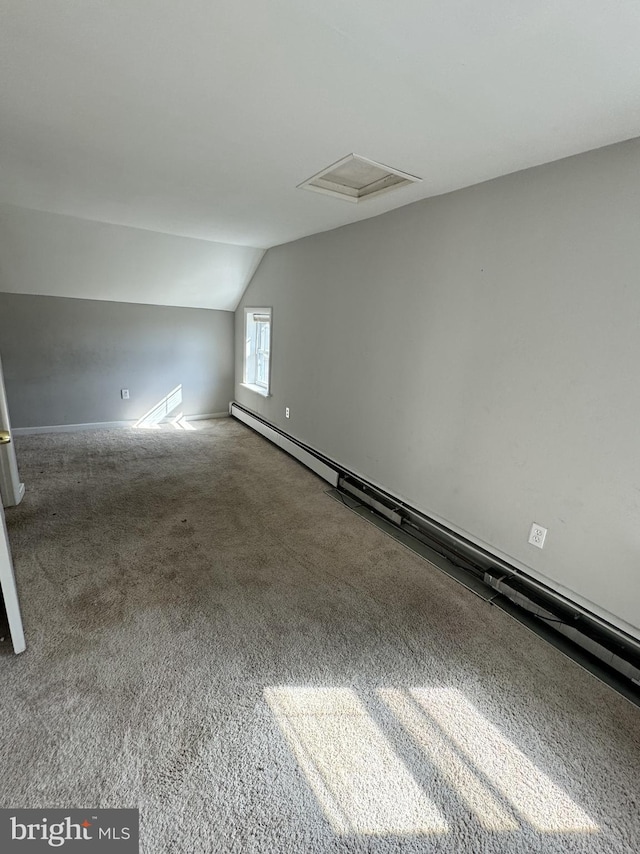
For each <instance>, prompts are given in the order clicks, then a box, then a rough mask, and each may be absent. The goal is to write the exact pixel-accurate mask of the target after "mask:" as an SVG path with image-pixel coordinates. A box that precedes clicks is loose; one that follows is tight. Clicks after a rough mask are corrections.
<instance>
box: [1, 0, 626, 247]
mask: <svg viewBox="0 0 640 854" xmlns="http://www.w3.org/2000/svg"><path fill="white" fill-rule="evenodd" d="M639 46H640V3H638V2H637V0H609V2H603V1H602V0H486V2H484V3H481V2H478V0H446V2H443V0H243V1H242V2H238V0H40V2H25V0H0V181H1V183H0V203H5V204H9V205H17V206H21V207H27V208H33V209H37V210H42V211H51V212H56V213H63V214H68V215H72V216H75V217H81V218H86V219H92V220H99V221H102V222H109V223H116V224H120V225H128V226H133V227H136V228H143V229H149V230H154V231H160V232H165V233H169V234H175V235H182V236H188V237H196V238H200V239H205V240H210V241H217V242H222V243H231V244H241V245H245V246H253V247H268V246H272V245H275V244H279V243H283V242H287V241H290V240H293V239H295V238H298V237H301V236H303V235H307V234H312V233H315V232H318V231H322V230H326V229H330V228H335V227H337V226H340V225H343V224H345V223H348V222H353V221H355V220H358V219H363V218H367V217H370V216H375V215H377V214H379V213H382V212H384V211H386V210H390V209H392V208H395V207H398V206H400V205H404V204H407V203H409V202H413V201H416V200H418V199H421V198H425V197H427V196H432V195H436V194H440V193H444V192H447V191H450V190H453V189H457V188H460V187H464V186H468V185H470V184H474V183H478V182H480V181H484V180H486V179H489V178H492V177H495V176H498V175H502V174H506V173H508V172H513V171H516V170H519V169H523V168H526V167H529V166H533V165H536V164H539V163H543V162H547V161H551V160H555V159H558V158H560V157H564V156H567V155H571V154H575V153H578V152H580V151H585V150H588V149H592V148H597V147H600V146H603V145H606V144H609V143H614V142H619V141H621V140H624V139H629V138H631V137H634V136H638V135H640V62H639V61H638V54H639V50H638V48H639ZM351 152H355V153H357V154H360V155H363V156H365V157H370V158H372V159H374V160H377V161H379V162H382V163H384V164H387V165H389V166H391V167H394V168H397V169H400V170H403V171H406V172H409V173H411V174H413V175H418V176H420V177H421V178H423V181H422V183H420V184H417V185H413V186H409V187H404V188H402V189H400V190H397V191H394V192H391V193H389V194H385V195H382V196H380V197H378V198H375V199H371V200H369V201H366V202H362V203H360V204H358V205H353V204H349V203H347V202H344V201H343V200H340V199H336V198H331V197H329V196H323V195H320V194H316V193H310V192H306V191H304V190H298V189H296V184H299V183H300V182H301V181H303V180H304V179H306V178H308V177H310V176H311V175H312V174H314V173H315V172H317V171H319V170H320V169H322V168H324V167H325V166H328V165H329V164H331V163H332V162H334V161H336V160H338V159H339V158H341V157H344V156H345V155H347V154H349V153H351Z"/></svg>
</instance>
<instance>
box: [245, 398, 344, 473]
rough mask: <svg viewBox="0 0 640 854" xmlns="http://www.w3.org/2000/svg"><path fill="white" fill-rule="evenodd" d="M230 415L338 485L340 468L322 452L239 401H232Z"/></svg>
mask: <svg viewBox="0 0 640 854" xmlns="http://www.w3.org/2000/svg"><path fill="white" fill-rule="evenodd" d="M229 415H231V416H233V418H237V419H238V421H242V422H243V424H246V425H247V426H248V427H251V429H252V430H255V431H256V433H260V434H261V435H262V436H264V437H265V439H268V440H269V441H270V442H273V444H274V445H277V446H278V447H279V448H282V450H283V451H286V452H287V453H288V454H290V455H291V456H292V457H295V458H296V460H298V461H299V462H301V463H302V464H303V465H305V466H306V467H307V468H309V469H311V471H314V472H315V473H316V474H317V475H318V476H319V477H321V478H322V479H323V480H326V481H327V483H330V484H331V485H332V486H337V485H338V473H339V469H337V468H336V467H335V466H332V465H331V464H330V462H329V461H328V460H325V459H324V458H323V457H322V456H321V455H320V454H318V453H316V452H315V451H313V450H312V449H311V448H308V447H307V446H306V445H303V444H302V442H297V441H296V440H295V439H292V438H291V437H290V436H287V435H286V433H283V432H282V431H281V430H278V429H277V428H275V427H272V426H271V425H270V424H268V423H267V422H266V421H263V420H262V418H259V417H258V416H257V415H254V414H253V413H252V412H250V411H249V410H248V409H245V408H244V407H242V406H239V405H238V404H237V403H232V404H231V405H230V407H229Z"/></svg>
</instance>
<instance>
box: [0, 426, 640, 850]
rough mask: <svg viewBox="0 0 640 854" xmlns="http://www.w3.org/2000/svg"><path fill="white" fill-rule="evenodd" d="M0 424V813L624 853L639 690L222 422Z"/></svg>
mask: <svg viewBox="0 0 640 854" xmlns="http://www.w3.org/2000/svg"><path fill="white" fill-rule="evenodd" d="M194 426H195V427H196V428H197V429H196V430H195V431H193V432H188V433H187V432H177V431H175V430H171V429H168V430H165V429H163V430H159V431H133V430H132V431H125V430H120V431H117V430H113V431H90V432H84V433H76V434H48V435H39V436H30V437H19V438H18V439H17V450H18V455H19V460H20V466H21V473H22V475H23V478H24V480H25V482H26V485H27V494H26V497H25V500H24V502H23V504H22V505H21V506H20V507H19V508H16V509H13V510H10V511H8V513H7V523H8V527H9V532H10V538H11V543H12V548H13V553H14V560H15V567H16V575H17V579H18V584H19V589H20V594H21V600H22V607H23V613H24V620H25V629H26V636H27V642H28V649H27V652H26V653H24V654H23V655H21V656H18V657H16V656H13V655H12V654H11V652H10V649H9V647H8V645H7V644H6V643H5V644H2V645H1V646H0V650H1V652H0V685H1V692H2V693H1V696H2V706H1V710H0V759H1V767H0V806H3V807H64V808H70V807H84V808H89V807H92V806H93V807H139V808H140V811H141V836H142V844H141V850H142V851H143V852H147V854H156V852H185V854H187V852H188V853H189V854H191V852H266V854H278V852H296V854H297V852H335V854H338V852H370V854H378V852H451V854H453V852H474V854H476V852H492V854H502V852H531V851H535V852H540V851H544V852H546V851H549V852H560V851H562V852H565V851H575V852H589V854H591V852H606V854H613V852H623V851H626V852H637V851H638V850H639V849H640V809H639V807H640V774H639V768H640V710H639V709H638V708H636V707H635V706H633V705H631V704H630V703H629V702H627V701H626V700H624V699H623V698H622V697H620V696H619V695H617V694H616V693H614V692H613V691H612V690H611V689H610V688H608V687H606V686H604V685H603V684H601V683H600V682H598V681H597V680H596V679H595V678H594V677H593V676H591V675H590V674H589V673H587V672H585V671H583V670H582V669H580V668H579V667H578V666H577V665H576V664H575V663H573V662H572V661H569V660H567V659H566V658H564V657H563V656H562V655H561V653H559V652H558V651H556V650H555V649H553V648H552V647H550V646H548V645H547V644H545V643H544V641H542V640H541V639H539V638H538V637H536V636H535V635H533V634H531V633H530V632H528V631H527V630H526V629H525V628H524V627H522V626H521V625H519V624H518V623H516V622H514V621H513V620H512V619H511V618H510V617H509V616H507V615H506V614H505V613H503V612H502V611H500V610H499V609H497V608H495V607H493V606H491V605H490V604H489V603H487V602H484V601H482V600H481V599H479V598H477V597H476V596H474V595H473V594H472V593H471V592H469V591H468V590H466V589H465V588H463V587H462V586H460V585H458V584H456V582H455V581H453V580H452V579H450V578H449V577H448V576H446V575H445V574H443V573H442V572H440V571H439V570H437V569H435V568H434V567H432V566H431V565H430V564H429V563H428V562H426V561H424V560H422V559H421V558H419V557H417V556H416V555H414V554H412V553H411V552H410V551H408V550H406V549H405V548H404V547H403V546H402V545H400V544H399V543H397V542H395V541H394V540H393V539H391V538H389V537H387V536H386V535H385V534H384V533H382V532H381V531H379V530H378V529H377V528H375V527H374V526H372V525H370V524H369V523H367V522H366V521H365V520H363V519H362V518H360V517H358V516H357V515H356V514H354V513H353V512H351V511H349V510H348V509H347V508H345V507H344V506H342V505H341V504H339V503H338V502H336V501H335V500H334V499H332V498H330V497H329V496H328V495H327V494H326V491H325V490H326V488H327V487H326V484H324V483H323V482H322V481H320V480H319V479H317V478H316V477H315V476H314V475H313V474H311V473H310V472H308V471H307V470H306V469H304V468H303V467H301V466H300V465H299V464H298V463H296V462H295V461H294V460H292V459H290V458H289V457H287V456H286V455H285V454H283V453H282V452H281V451H279V450H278V449H277V448H275V447H273V446H271V445H270V444H268V443H267V442H266V441H265V440H263V439H262V438H261V437H259V436H257V435H255V434H253V433H252V432H251V431H249V430H248V429H246V428H245V427H244V426H242V425H240V424H238V423H236V422H233V421H231V420H229V419H222V420H219V421H211V422H200V423H197V424H195V425H194Z"/></svg>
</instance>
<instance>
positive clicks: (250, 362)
mask: <svg viewBox="0 0 640 854" xmlns="http://www.w3.org/2000/svg"><path fill="white" fill-rule="evenodd" d="M270 352H271V309H270V308H245V310H244V373H243V384H244V385H246V386H248V387H249V388H251V389H253V391H257V392H258V394H263V395H264V396H265V397H266V396H267V395H268V394H269V355H270Z"/></svg>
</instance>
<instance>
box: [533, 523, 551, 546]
mask: <svg viewBox="0 0 640 854" xmlns="http://www.w3.org/2000/svg"><path fill="white" fill-rule="evenodd" d="M546 536H547V529H546V528H543V527H542V525H538V524H537V523H536V522H534V523H533V525H532V526H531V531H530V532H529V542H530V543H531V545H532V546H536V547H537V548H539V549H541V548H544V540H545V537H546Z"/></svg>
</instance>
